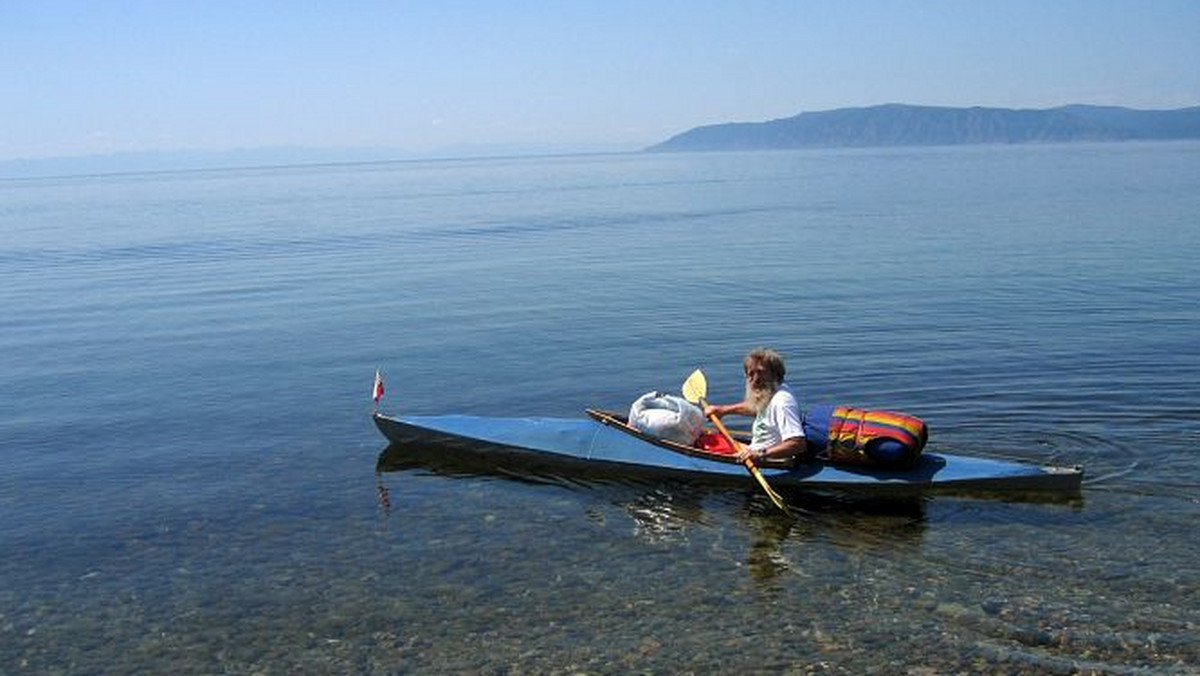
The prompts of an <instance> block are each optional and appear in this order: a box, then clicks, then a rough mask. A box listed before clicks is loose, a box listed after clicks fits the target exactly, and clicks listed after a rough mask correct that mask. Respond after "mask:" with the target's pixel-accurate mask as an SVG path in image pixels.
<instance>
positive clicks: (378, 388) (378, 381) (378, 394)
mask: <svg viewBox="0 0 1200 676" xmlns="http://www.w3.org/2000/svg"><path fill="white" fill-rule="evenodd" d="M371 398H372V399H374V400H375V403H376V404H378V403H379V400H380V399H383V376H381V375H379V369H375V386H374V387H372V388H371Z"/></svg>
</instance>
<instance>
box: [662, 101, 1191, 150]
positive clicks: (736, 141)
mask: <svg viewBox="0 0 1200 676" xmlns="http://www.w3.org/2000/svg"><path fill="white" fill-rule="evenodd" d="M1138 139H1155V140H1166V139H1200V106H1196V107H1192V108H1179V109H1175V110H1135V109H1133V108H1121V107H1116V106H1088V105H1070V106H1062V107H1060V108H1049V109H1045V110H1017V109H1010V108H981V107H975V108H948V107H938V106H914V105H907V104H899V103H890V104H884V105H879V106H870V107H866V108H841V109H837V110H827V111H820V112H810V113H800V114H799V115H796V116H794V117H788V118H783V119H779V120H770V121H768V122H731V123H725V124H713V125H705V126H702V127H696V128H694V129H690V130H688V131H685V132H683V133H681V134H678V135H676V136H673V137H671V138H669V139H667V140H666V141H664V142H662V143H659V144H657V145H653V146H650V147H649V148H647V149H646V150H647V151H650V152H678V151H703V150H773V149H787V148H834V147H870V146H914V145H965V144H981V143H1063V142H1073V141H1128V140H1138Z"/></svg>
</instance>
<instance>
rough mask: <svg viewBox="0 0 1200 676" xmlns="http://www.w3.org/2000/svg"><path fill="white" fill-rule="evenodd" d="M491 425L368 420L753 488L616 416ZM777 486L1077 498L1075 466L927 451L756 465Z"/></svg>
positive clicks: (628, 470)
mask: <svg viewBox="0 0 1200 676" xmlns="http://www.w3.org/2000/svg"><path fill="white" fill-rule="evenodd" d="M588 413H589V415H590V416H591V417H590V418H492V417H480V416H466V415H444V416H413V417H406V418H398V417H391V416H386V415H383V414H379V413H376V414H375V415H374V420H375V424H376V426H377V427H378V428H379V430H380V432H382V433H383V435H384V436H385V437H386V438H387V439H388V440H389V441H391V442H392V444H393V445H394V446H399V447H411V448H412V449H413V450H418V449H425V450H434V449H436V450H439V451H441V452H445V451H450V452H453V453H454V454H455V456H457V457H459V458H460V459H461V458H474V459H476V460H480V461H482V462H483V463H490V464H494V465H495V466H496V467H497V468H498V469H512V468H518V467H531V468H532V467H555V468H557V469H559V470H570V471H573V472H578V473H581V474H587V475H604V476H627V477H638V476H640V477H647V476H657V477H664V478H677V479H683V480H688V481H702V482H708V483H727V484H742V485H746V484H752V483H753V481H754V480H753V478H752V477H751V476H750V475H749V473H747V472H746V469H745V467H743V466H742V465H741V464H740V463H738V462H737V461H736V459H734V458H732V457H731V456H729V455H727V454H719V453H710V452H706V451H704V450H703V449H699V448H693V447H689V446H683V445H681V444H675V443H672V442H669V441H665V440H662V439H657V438H653V437H649V436H647V435H644V434H642V433H640V432H638V431H636V430H634V429H632V428H630V427H629V426H628V425H626V424H625V423H624V420H623V419H621V418H620V417H619V416H617V415H615V414H612V413H607V412H604V411H594V410H589V411H588ZM761 471H762V474H763V475H764V476H765V477H766V478H767V480H768V481H769V482H770V483H771V485H772V486H774V487H775V488H776V489H789V488H790V489H801V490H827V489H828V490H837V491H854V492H875V493H912V492H927V491H937V490H966V491H986V492H1022V491H1039V492H1040V491H1054V492H1060V493H1073V492H1078V490H1079V488H1080V484H1081V482H1082V479H1083V470H1082V468H1080V467H1051V466H1039V465H1033V464H1029V463H1022V462H1013V461H1008V460H999V459H991V458H977V457H971V456H960V455H951V454H939V453H925V454H923V455H922V456H921V457H920V458H919V459H918V461H917V463H916V464H915V465H914V466H912V467H910V468H906V469H881V468H876V467H858V466H845V465H832V464H827V463H823V462H818V461H801V462H795V463H794V464H793V463H787V462H782V463H781V462H773V463H769V464H763V465H762V466H761Z"/></svg>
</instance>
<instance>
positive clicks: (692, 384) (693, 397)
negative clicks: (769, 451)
mask: <svg viewBox="0 0 1200 676" xmlns="http://www.w3.org/2000/svg"><path fill="white" fill-rule="evenodd" d="M707 396H708V379H707V378H705V377H704V371H701V370H700V369H696V370H695V371H692V375H690V376H688V379H687V380H685V381H683V398H684V399H687V400H688V401H690V402H692V403H693V404H696V405H698V406H699V407H700V408H702V409H703V408H707V406H708V401H707V400H706V399H705V397H707ZM708 419H709V420H711V421H712V422H713V424H714V425H716V426H717V430H719V431H720V432H721V436H723V437H725V440H726V441H728V442H729V443H731V444H733V447H734V448H735V449H740V448H741V447H742V444H740V443H738V442H737V441H736V440H734V438H733V435H732V434H730V433H729V430H728V429H726V428H725V425H724V424H723V423H722V422H721V419H720V418H718V417H717V416H716V415H710V416H708ZM742 464H744V465H746V469H748V470H750V474H751V475H753V476H754V478H755V479H758V483H759V485H761V486H762V488H763V491H765V492H766V494H767V497H769V498H771V502H773V503H775V506H776V507H778V508H779V509H782V510H783V511H784V513H786V514H788V515H789V516H791V514H792V510H790V509H788V506H787V503H785V502H784V501H783V498H782V497H780V495H779V494H778V493H776V492H775V489H773V488H771V484H769V483H767V478H766V477H765V476H763V475H762V472H760V471H758V467H757V466H756V465H755V464H754V461H753V460H751V459H750V458H746V459H745V460H743V461H742Z"/></svg>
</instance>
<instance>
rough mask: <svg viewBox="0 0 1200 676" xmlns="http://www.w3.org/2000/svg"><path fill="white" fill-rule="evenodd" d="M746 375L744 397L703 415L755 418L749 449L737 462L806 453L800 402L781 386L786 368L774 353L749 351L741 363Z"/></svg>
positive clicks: (760, 350)
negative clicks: (731, 415) (730, 415)
mask: <svg viewBox="0 0 1200 676" xmlns="http://www.w3.org/2000/svg"><path fill="white" fill-rule="evenodd" d="M742 367H743V368H744V369H745V372H746V395H745V398H744V399H743V400H742V401H740V402H738V403H736V404H725V405H709V406H708V407H707V408H705V409H704V414H705V415H708V416H712V415H715V416H717V417H718V418H722V417H724V416H726V415H728V414H730V413H732V414H735V415H744V416H747V417H753V418H754V425H753V427H752V428H751V432H752V436H751V440H750V445H749V446H748V447H746V448H743V449H742V450H741V452H740V453H739V454H738V459H739V460H744V459H746V458H750V459H751V460H754V461H756V462H758V461H761V460H764V459H766V458H773V459H788V458H793V457H795V456H798V455H803V454H804V452H805V451H806V450H807V449H808V446H807V440H806V439H805V435H804V425H803V422H802V420H803V419H802V417H801V414H800V402H799V401H797V400H796V395H795V393H793V392H792V389H791V388H790V387H788V386H787V383H785V382H784V376H786V375H787V368H786V367H785V366H784V363H783V357H781V356H779V353H778V352H776V351H775V350H771V349H768V348H759V349H756V350H752V351H751V352H750V353H749V354H747V355H746V359H745V360H743V362H742Z"/></svg>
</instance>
